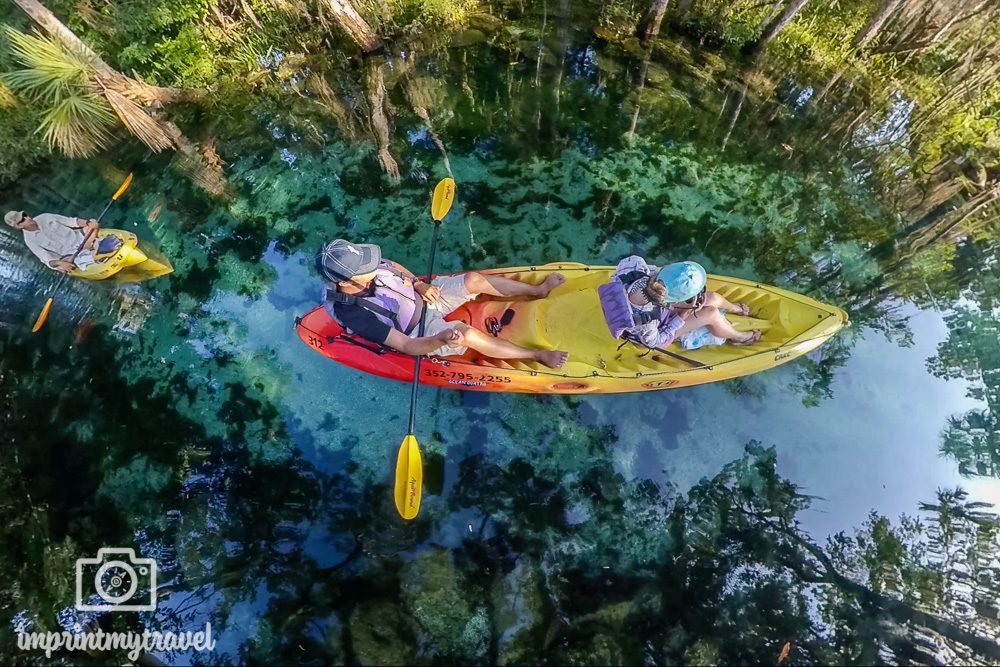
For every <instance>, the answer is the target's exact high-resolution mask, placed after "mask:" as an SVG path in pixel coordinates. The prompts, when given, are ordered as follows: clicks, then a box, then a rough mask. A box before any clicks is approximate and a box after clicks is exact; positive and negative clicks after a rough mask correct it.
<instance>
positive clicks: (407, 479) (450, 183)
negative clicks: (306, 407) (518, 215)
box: [395, 178, 455, 521]
mask: <svg viewBox="0 0 1000 667" xmlns="http://www.w3.org/2000/svg"><path fill="white" fill-rule="evenodd" d="M454 201H455V181H454V180H453V179H451V178H445V179H442V180H441V182H440V183H438V184H437V187H435V188H434V199H433V200H432V201H431V218H433V219H434V233H433V234H432V235H431V258H430V261H429V262H428V263H427V280H430V279H431V277H432V276H433V275H434V251H435V250H436V249H437V238H438V230H439V229H440V228H441V221H442V220H444V216H446V215H448V211H450V210H451V205H452V203H453V202H454ZM426 317H427V309H426V308H424V311H423V314H422V315H421V316H420V327H419V328H418V329H417V336H418V337H420V336H423V335H424V320H425V318H426ZM422 358H423V357H421V356H419V355H418V356H417V362H416V364H415V366H414V369H413V389H412V391H411V393H410V430H409V432H408V433H407V434H406V437H405V438H403V443H402V444H401V445H400V446H399V455H398V456H397V457H396V489H395V497H396V510H397V511H398V512H399V515H400V516H401V517H403V518H404V519H406V520H407V521H409V520H410V519H414V518H416V516H417V512H419V511H420V496H421V494H422V492H423V486H424V464H423V462H422V461H421V460H420V446H419V445H418V444H417V437H416V436H415V435H413V426H414V422H415V421H416V418H417V387H419V386H420V360H421V359H422Z"/></svg>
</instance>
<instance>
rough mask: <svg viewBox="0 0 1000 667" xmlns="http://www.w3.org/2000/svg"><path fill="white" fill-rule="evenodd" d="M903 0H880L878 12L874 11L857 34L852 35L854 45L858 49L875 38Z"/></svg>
mask: <svg viewBox="0 0 1000 667" xmlns="http://www.w3.org/2000/svg"><path fill="white" fill-rule="evenodd" d="M903 1H904V0H882V6H881V7H880V8H879V10H878V12H876V13H875V15H874V16H872V17H871V18H870V19H868V23H867V24H866V25H865V27H864V28H862V29H861V30H859V31H858V34H857V35H855V36H854V46H856V47H858V48H859V49H860V48H862V47H864V46H866V45H867V44H868V42H870V41H872V40H873V39H875V37H876V36H877V35H878V33H879V30H881V29H882V26H884V25H885V22H886V21H888V20H889V17H890V16H892V15H893V13H894V12H895V11H896V9H897V8H899V6H900V5H901V4H903Z"/></svg>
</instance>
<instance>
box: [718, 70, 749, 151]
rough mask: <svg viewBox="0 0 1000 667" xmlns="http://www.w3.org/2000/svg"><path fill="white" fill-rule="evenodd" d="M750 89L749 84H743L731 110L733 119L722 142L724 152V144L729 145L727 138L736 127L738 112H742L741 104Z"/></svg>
mask: <svg viewBox="0 0 1000 667" xmlns="http://www.w3.org/2000/svg"><path fill="white" fill-rule="evenodd" d="M749 89H750V84H749V83H744V84H743V90H741V91H740V100H739V102H737V103H736V108H735V109H733V117H732V118H731V119H730V121H729V128H728V129H727V130H726V136H725V138H723V140H722V150H726V144H728V143H729V137H730V136H731V135H732V134H733V128H734V127H736V121H737V120H738V119H739V117H740V112H741V111H743V103H744V102H745V101H746V99H747V91H748V90H749Z"/></svg>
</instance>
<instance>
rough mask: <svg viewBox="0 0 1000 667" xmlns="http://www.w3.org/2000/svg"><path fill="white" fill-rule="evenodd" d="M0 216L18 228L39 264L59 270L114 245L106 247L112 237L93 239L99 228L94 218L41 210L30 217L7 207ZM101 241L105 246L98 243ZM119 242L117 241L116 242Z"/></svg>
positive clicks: (89, 259) (85, 263) (90, 259)
mask: <svg viewBox="0 0 1000 667" xmlns="http://www.w3.org/2000/svg"><path fill="white" fill-rule="evenodd" d="M3 219H4V222H6V223H7V224H8V225H10V226H11V227H13V228H14V229H20V230H21V232H22V233H23V234H24V243H25V245H27V246H28V249H29V250H31V252H32V253H34V255H35V256H36V257H38V259H39V260H41V261H42V263H43V264H45V265H46V266H48V267H49V268H52V269H55V270H56V271H61V272H63V273H68V272H70V271H73V270H75V269H78V268H79V269H82V268H86V267H87V266H89V265H91V264H93V263H94V262H96V261H100V257H101V255H102V254H107V253H108V252H112V253H113V251H114V250H115V249H117V248H111V247H110V246H111V245H113V243H114V242H115V241H117V239H116V238H114V237H109V238H108V239H105V240H102V241H101V242H100V243H99V242H98V241H97V232H98V231H100V228H99V227H98V225H97V221H96V220H83V219H82V218H69V217H67V216H65V215H57V214H55V213H42V214H41V215H39V216H37V217H31V216H29V215H25V214H24V211H8V212H7V214H6V215H5V216H4V217H3ZM84 239H86V241H87V243H86V245H84V246H83V250H82V251H81V252H80V254H79V255H78V256H77V257H76V260H75V261H71V260H72V258H73V255H74V254H75V253H76V251H77V249H78V248H79V247H80V244H81V243H83V242H84ZM102 244H103V245H106V246H108V247H107V248H103V247H100V246H101V245H102ZM120 244H121V242H120V241H118V245H120ZM95 245H96V246H97V256H96V257H95V253H94V250H95Z"/></svg>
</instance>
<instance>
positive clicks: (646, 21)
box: [636, 0, 670, 39]
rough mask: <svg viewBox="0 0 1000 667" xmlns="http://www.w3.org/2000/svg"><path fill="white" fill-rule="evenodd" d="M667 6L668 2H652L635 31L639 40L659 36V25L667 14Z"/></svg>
mask: <svg viewBox="0 0 1000 667" xmlns="http://www.w3.org/2000/svg"><path fill="white" fill-rule="evenodd" d="M669 4H670V0H653V4H651V5H650V6H649V11H648V12H646V16H645V18H643V19H642V21H640V22H639V27H638V28H637V29H636V34H637V35H638V36H639V38H640V39H649V38H650V37H656V36H657V35H659V34H660V24H661V23H663V17H664V16H666V14H667V5H669Z"/></svg>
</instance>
